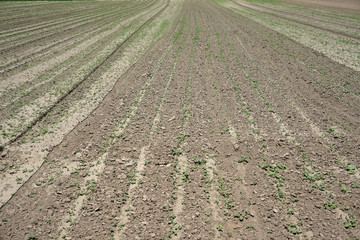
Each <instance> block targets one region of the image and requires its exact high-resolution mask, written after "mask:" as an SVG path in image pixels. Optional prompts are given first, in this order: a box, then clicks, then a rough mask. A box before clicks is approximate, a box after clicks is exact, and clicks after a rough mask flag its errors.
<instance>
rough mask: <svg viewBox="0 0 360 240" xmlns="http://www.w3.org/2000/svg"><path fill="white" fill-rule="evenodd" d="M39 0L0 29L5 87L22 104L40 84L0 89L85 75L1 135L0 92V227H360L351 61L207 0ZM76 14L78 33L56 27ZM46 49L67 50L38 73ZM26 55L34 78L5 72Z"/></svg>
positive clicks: (103, 230) (220, 235)
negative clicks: (335, 58)
mask: <svg viewBox="0 0 360 240" xmlns="http://www.w3.org/2000/svg"><path fill="white" fill-rule="evenodd" d="M50 4H55V5H54V6H57V7H58V8H56V9H57V12H55V13H52V12H47V13H44V14H43V15H40V16H39V17H38V18H41V19H42V21H43V23H42V25H37V23H38V21H37V20H36V19H37V17H36V16H33V18H29V19H30V20H29V21H28V22H27V24H28V25H29V26H28V28H26V27H21V26H22V25H23V24H24V23H23V22H24V17H26V16H22V15H21V14H24V13H21V12H20V13H17V14H19V16H18V18H14V16H7V17H8V18H9V21H14V22H15V23H17V24H18V25H16V27H17V29H11V28H8V29H7V28H6V27H5V25H6V24H2V25H1V27H2V28H1V31H2V34H5V33H7V34H8V35H10V34H12V33H13V32H16V31H19V34H20V35H19V36H20V37H19V38H16V36H17V35H14V38H16V39H15V40H14V42H13V45H11V43H10V42H8V43H7V44H8V45H3V48H4V49H5V50H2V53H1V54H4V56H5V55H6V56H8V58H7V60H5V59H4V60H3V59H2V60H3V62H2V67H1V69H2V70H3V71H4V72H3V73H1V74H2V75H1V76H2V79H1V84H6V85H7V86H9V88H2V89H1V94H3V95H2V99H5V97H6V99H10V100H6V101H9V102H10V101H13V102H12V103H11V105H13V107H14V108H19V109H21V108H22V107H23V105H24V106H25V104H24V103H32V102H33V101H34V102H35V101H36V100H37V99H38V98H40V97H41V96H38V95H41V94H37V95H34V96H33V95H31V94H30V93H29V94H25V95H23V94H19V93H16V91H15V93H16V94H15V93H14V91H13V90H11V89H15V90H18V91H23V90H24V89H25V90H26V89H30V88H31V90H29V92H31V91H33V89H34V91H37V92H38V93H41V92H47V91H48V89H51V88H52V87H53V86H52V85H51V84H55V85H56V84H57V82H56V81H62V77H61V76H63V77H68V78H71V77H70V76H72V74H78V75H79V76H80V77H79V79H82V80H80V82H78V84H77V82H76V81H75V80H74V81H71V83H72V84H74V87H73V89H72V90H69V89H65V90H63V93H65V95H61V94H58V95H57V94H56V93H57V92H56V91H55V92H54V94H53V95H52V96H53V98H54V99H53V98H51V99H52V100H53V102H54V103H53V104H54V105H53V106H52V107H49V106H48V105H45V106H44V107H40V109H41V110H42V111H45V112H46V113H45V114H42V113H41V112H40V113H39V112H38V114H37V115H36V114H35V115H31V116H32V118H33V119H30V120H29V121H32V122H33V123H32V125H31V128H27V127H24V125H22V124H21V123H22V122H21V118H20V117H19V119H17V121H15V123H13V125H12V126H14V124H18V125H17V126H18V127H17V128H16V130H13V134H10V135H8V134H7V132H6V131H7V130H8V129H11V127H12V126H8V125H9V124H6V123H7V121H10V120H11V117H12V116H17V115H19V114H20V113H21V111H15V112H12V110H11V109H10V107H9V106H8V107H6V108H2V110H1V111H2V116H1V117H0V120H1V121H2V131H3V133H5V134H3V139H2V144H3V146H4V149H3V150H2V152H1V160H0V161H1V162H0V164H1V169H0V170H1V174H2V176H1V182H0V183H1V185H0V186H1V195H0V198H1V209H0V217H1V221H0V239H1V240H3V239H4V240H5V239H360V230H359V226H357V225H358V223H359V220H360V198H359V194H360V179H359V178H360V175H359V170H358V166H359V164H360V163H359V159H360V158H359V157H360V153H359V151H360V139H359V136H360V128H359V126H360V114H359V113H360V101H359V95H358V93H359V91H360V84H359V79H360V78H359V76H360V75H359V72H357V71H355V70H353V69H350V68H348V67H346V66H344V65H341V64H339V63H337V62H334V61H333V60H331V59H330V58H328V57H326V56H324V55H321V54H318V52H316V51H314V50H312V49H310V48H308V47H305V46H303V45H301V44H300V43H297V42H295V41H293V40H291V39H290V38H288V37H286V36H284V35H282V34H279V33H277V32H275V31H274V30H271V29H269V28H267V27H265V26H263V25H261V24H259V23H257V22H255V21H253V20H250V19H248V18H246V17H244V16H242V15H239V14H238V13H236V12H234V11H232V10H231V9H228V8H225V7H224V6H223V5H219V4H218V3H217V2H214V1H208V0H184V1H172V0H171V1H160V0H159V1H154V0H153V1H134V2H131V1H125V2H94V3H91V4H90V3H89V5H88V6H85V5H82V4H79V5H77V4H78V3H76V2H74V3H67V5H62V3H59V2H57V3H50V2H49V3H48V2H46V3H40V2H34V3H27V5H26V6H27V7H29V8H32V9H33V11H35V12H36V11H41V9H42V8H46V7H47V5H50ZM72 4H73V5H72ZM21 7H23V6H20V5H16V4H15V3H14V5H11V4H9V3H8V5H4V9H6V10H7V11H10V12H17V11H19V10H21ZM99 7H101V8H102V10H103V11H100V10H99ZM70 9H72V10H71V11H73V12H72V14H69V13H68V12H69V11H70ZM4 11H5V10H4ZM91 11H94V12H96V11H97V13H96V14H97V15H98V16H99V18H100V19H102V20H101V21H100V23H101V24H102V25H104V26H98V25H97V24H98V23H95V22H92V21H91V18H87V15H86V13H87V14H88V15H91V14H95V13H91ZM134 13H136V14H134ZM118 14H119V15H118ZM24 15H26V14H24ZM52 16H54V17H52ZM28 17H29V16H28ZM117 17H118V18H121V19H122V20H121V21H119V22H116V23H115V22H114V19H116V18H117ZM1 18H2V19H5V18H6V16H5V15H4V14H3V15H1ZM79 19H88V20H86V21H88V22H86V23H85V22H83V21H85V20H81V21H80V22H81V23H82V24H83V25H82V26H81V27H79V29H80V30H79V31H83V32H84V33H82V34H79V32H76V31H74V32H72V31H73V30H71V29H72V28H70V29H69V30H68V31H66V34H63V35H61V34H60V35H57V34H58V31H60V30H59V29H60V28H62V27H65V28H66V26H67V25H69V26H71V24H81V23H80V22H77V21H78V20H79ZM73 21H75V22H76V23H73ZM54 24H56V25H54ZM55 26H58V27H59V29H58V28H55ZM42 27H44V29H45V30H42ZM94 27H95V28H94ZM22 31H27V32H29V33H30V35H28V34H25V35H21V33H22ZM74 34H75V35H74ZM76 34H79V35H76ZM83 34H85V35H86V34H88V36H89V37H85V35H83ZM39 36H43V38H41V39H39V40H38V41H43V42H42V43H43V44H40V45H32V44H33V43H31V41H32V40H34V39H38V37H39ZM56 36H58V38H59V43H58V44H56V42H54V41H56V38H54V37H56ZM21 38H24V39H25V40H26V41H23V40H22V39H21ZM83 38H84V39H83ZM54 39H55V40H54ZM4 41H5V40H4ZM34 41H35V40H34ZM124 41H125V43H123V42H124ZM77 42H78V43H77ZM112 43H113V44H114V46H119V45H120V47H119V48H117V47H113V48H111V46H110V45H111V44H112ZM16 44H18V45H16ZM81 44H83V45H81ZM15 45H16V46H18V48H19V49H26V53H27V54H28V55H24V56H23V58H18V59H13V57H14V56H13V55H14V54H13V53H14V52H15V53H17V52H16V51H17V50H16V49H17V48H16V46H15ZM7 46H9V48H7ZM26 46H27V47H26ZM106 46H109V49H108V50H106V49H104V48H105V47H106ZM134 46H142V47H141V49H140V48H139V49H138V48H136V47H134ZM53 48H54V49H53ZM67 48H69V49H71V48H74V49H75V50H74V51H78V52H76V53H73V54H74V57H73V58H72V57H70V56H68V55H69V54H70V55H71V54H72V53H71V51H68V50H67ZM88 48H89V49H88ZM51 49H52V50H51ZM55 49H56V51H58V53H54V52H52V51H55ZM87 49H88V50H87ZM134 49H135V50H134ZM19 51H20V50H19ZM21 51H22V50H21ZM97 52H99V53H100V52H101V54H103V55H104V56H105V57H104V59H101V58H100V59H99V60H96V59H94V58H96V57H97V56H98V55H97V54H96V53H97ZM10 53H11V54H10ZM77 54H83V55H84V56H83V57H79V56H77ZM15 55H17V54H15ZM106 56H108V57H106ZM68 57H69V58H68ZM76 57H79V59H78V60H76V59H74V58H76ZM15 58H16V56H15ZM66 59H68V60H66ZM93 60H94V61H95V63H94V66H95V69H94V68H90V69H89V70H86V67H87V65H86V64H85V63H87V61H89V62H90V61H93ZM6 61H7V62H6ZM22 61H23V62H27V64H28V68H25V67H24V66H22V65H23V62H22ZM42 61H43V62H45V65H44V66H42V65H41V64H39V63H41V62H42ZM46 62H47V64H50V65H51V64H55V63H57V62H61V63H62V65H60V66H59V67H58V68H56V69H55V68H54V69H53V68H51V71H52V72H51V73H49V75H48V76H47V77H43V78H41V77H36V76H38V74H41V73H42V71H43V70H44V69H46V68H47V67H49V69H50V66H46ZM17 65H21V66H17ZM55 65H56V64H55ZM111 65H113V66H111ZM81 67H84V70H83V71H84V72H79V73H76V71H77V69H79V68H81ZM29 69H30V70H29ZM119 69H120V70H119ZM23 71H28V72H26V73H25V74H23V77H24V78H26V77H25V76H29V79H30V80H32V79H34V81H36V84H38V86H34V85H33V84H31V82H29V81H30V80H26V79H21V78H17V82H16V83H14V84H11V83H10V82H7V79H8V78H11V76H13V75H14V74H22V72H23ZM87 71H88V72H87ZM81 74H83V75H81ZM104 76H105V77H104ZM99 79H100V80H101V81H105V80H104V79H109V80H108V82H106V84H108V85H109V86H110V87H109V86H108V85H106V86H108V87H107V88H106V86H101V84H100V83H98V80H99ZM111 79H114V80H111ZM101 81H100V82H101ZM344 82H346V89H348V91H344V89H343V88H342V87H341V86H343V85H342V84H344ZM59 84H60V83H59ZM64 84H68V83H67V82H64ZM94 86H95V87H94ZM324 86H325V87H324ZM55 88H56V86H55ZM59 88H61V85H59V86H58V88H57V89H59ZM69 88H71V87H69ZM61 89H62V88H61ZM91 89H93V90H91ZM66 90H68V91H69V92H66ZM49 91H50V90H49ZM47 93H48V92H47ZM13 94H15V95H13ZM97 94H98V95H97ZM101 94H102V95H101ZM50 95H51V94H50ZM3 96H4V98H3ZM88 96H93V97H88ZM84 99H85V101H84V102H81V100H84ZM99 99H100V100H99ZM6 101H5V100H1V104H8V102H6ZM86 103H88V104H86ZM39 104H40V103H39ZM18 105H21V106H18ZM34 106H38V105H36V104H35V105H34ZM74 106H78V108H74ZM70 109H71V110H70ZM84 109H85V110H86V109H87V110H86V111H85V110H84ZM34 111H35V110H34ZM78 111H79V112H81V113H82V114H81V115H79V114H78V115H76V112H78ZM19 116H20V115H19ZM59 119H61V121H60V120H59ZM69 119H71V121H70V120H69ZM63 122H65V123H66V124H65V125H64V124H62V123H63ZM70 123H71V124H70ZM24 124H25V123H24ZM5 125H6V126H5ZM68 126H70V127H68ZM69 128H70V129H69ZM5 130H6V131H5ZM34 162H35V163H34Z"/></svg>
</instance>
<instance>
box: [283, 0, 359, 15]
mask: <svg viewBox="0 0 360 240" xmlns="http://www.w3.org/2000/svg"><path fill="white" fill-rule="evenodd" d="M287 1H289V2H296V3H300V4H306V5H311V6H317V7H325V8H333V9H338V10H346V11H351V12H358V13H359V12H360V2H359V1H358V0H287Z"/></svg>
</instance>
